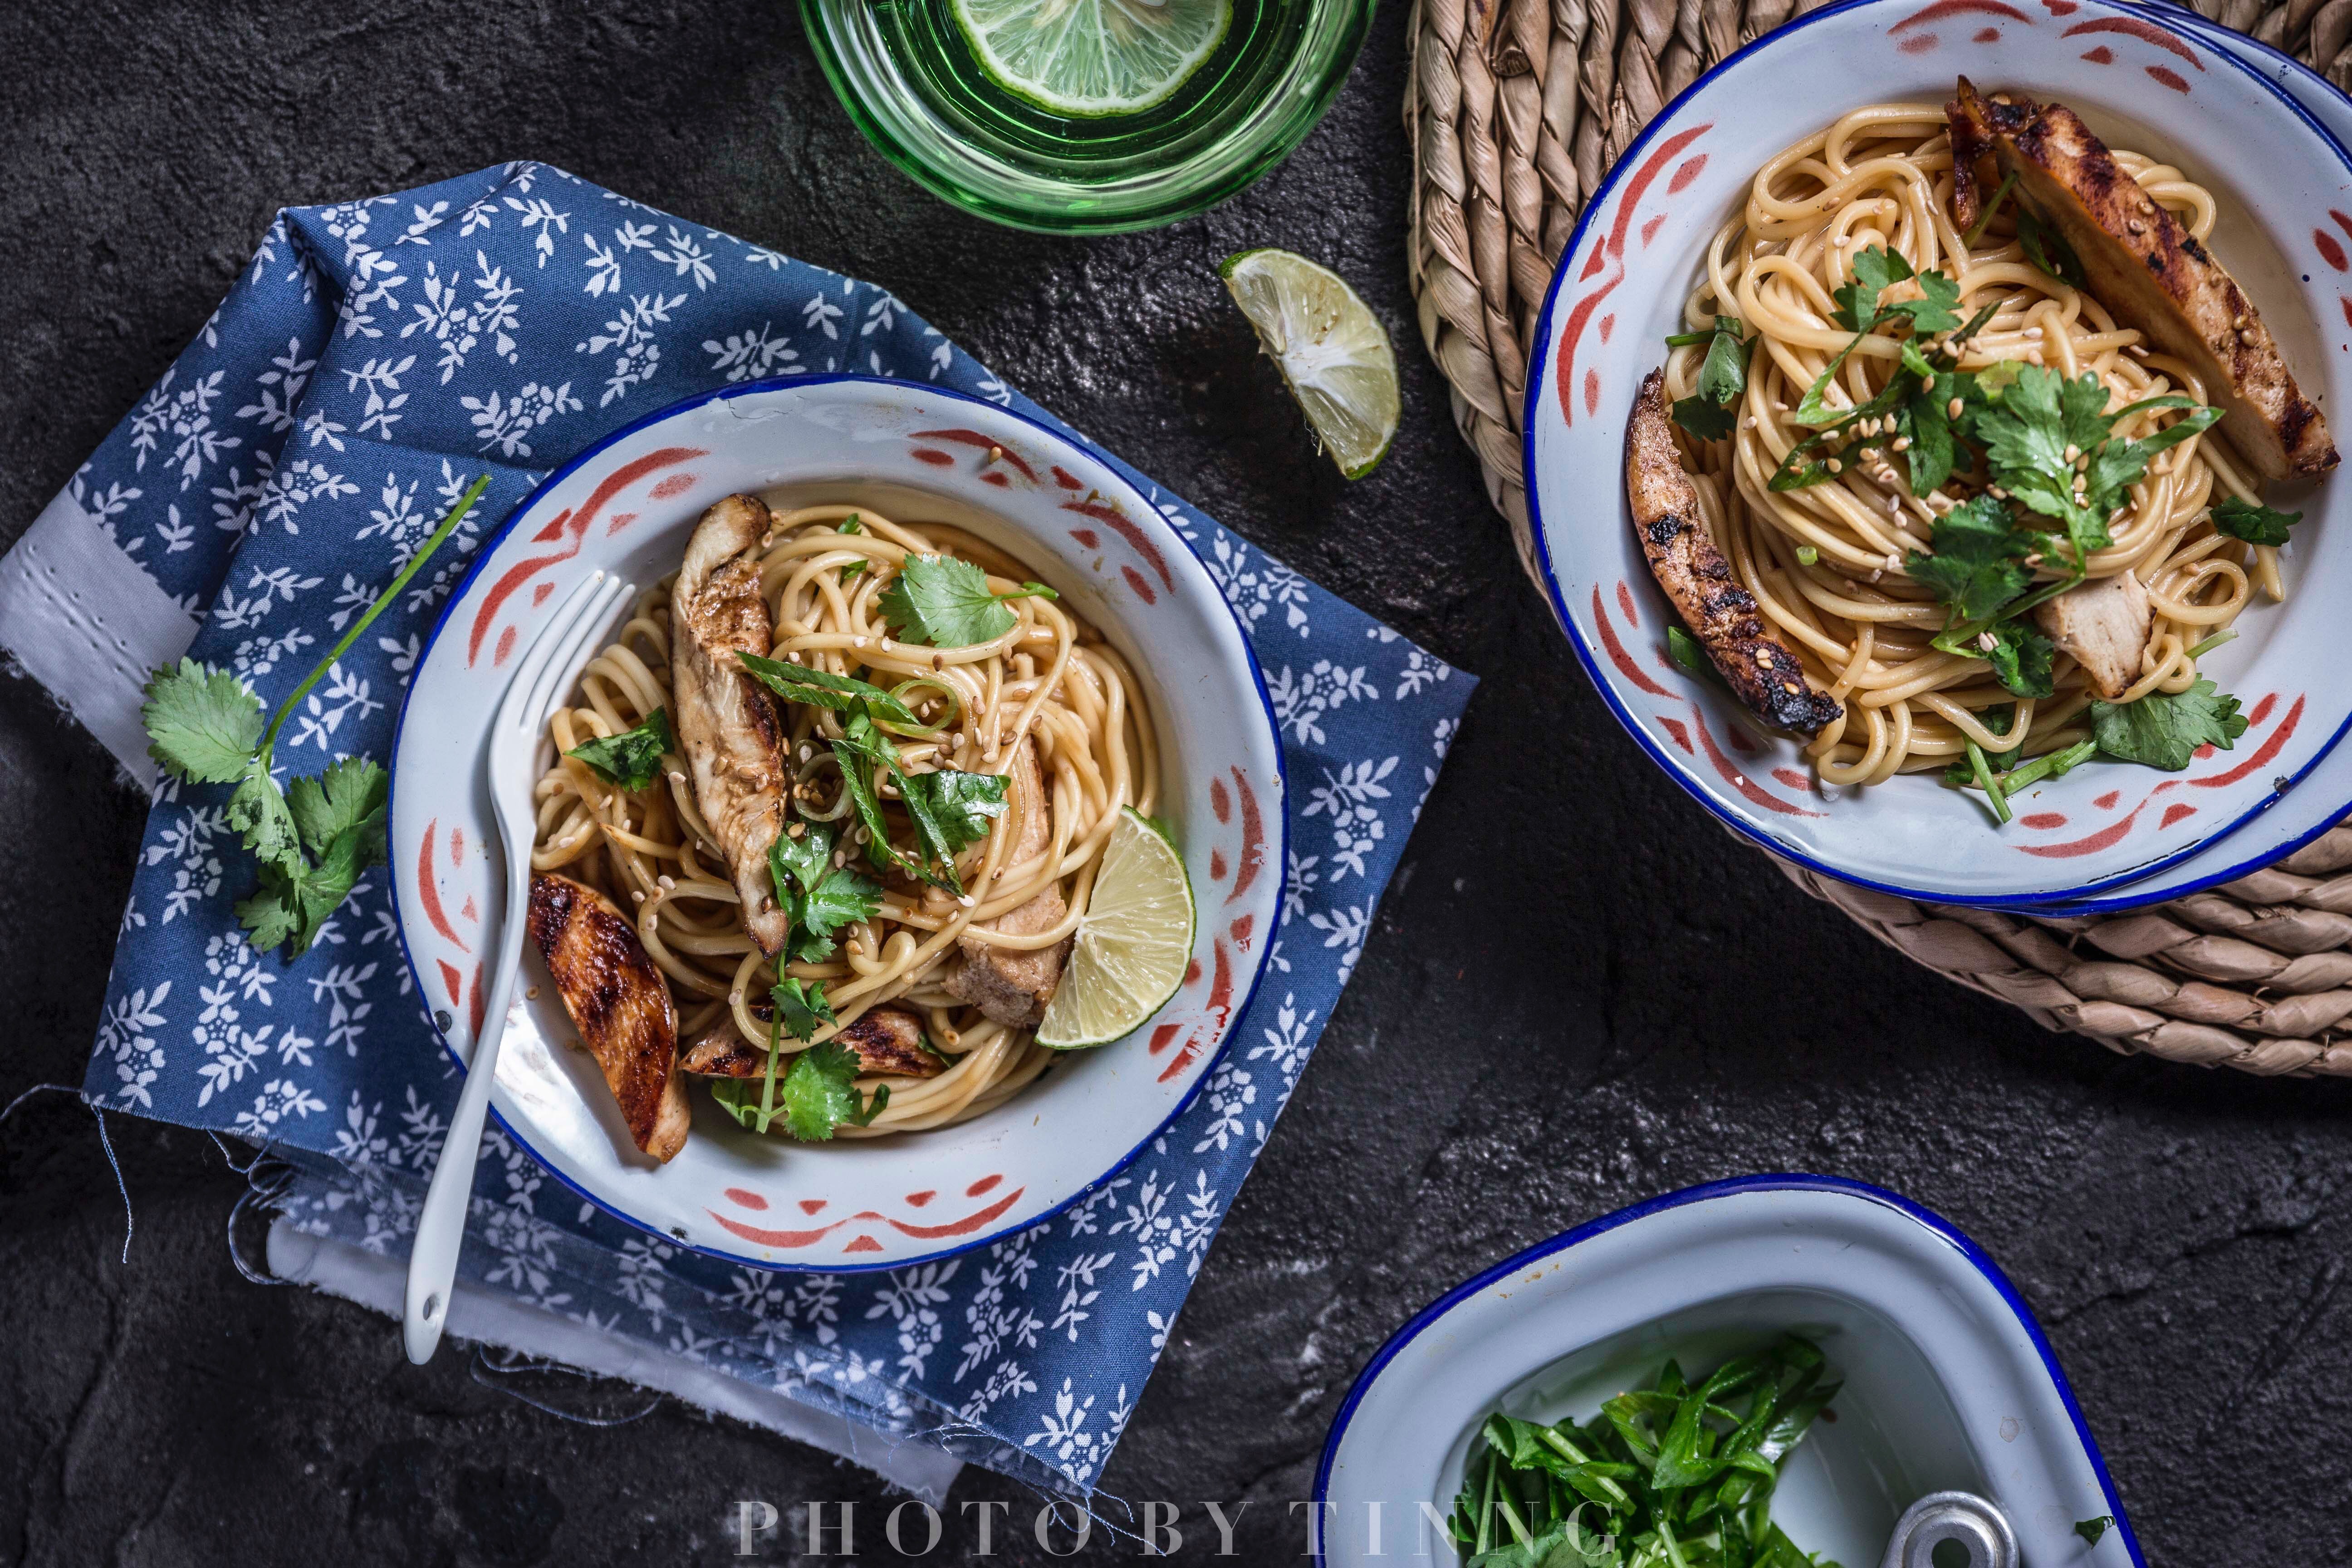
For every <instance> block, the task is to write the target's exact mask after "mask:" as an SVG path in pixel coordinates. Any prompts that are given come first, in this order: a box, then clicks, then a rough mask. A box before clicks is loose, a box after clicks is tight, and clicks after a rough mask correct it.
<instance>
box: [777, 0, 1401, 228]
mask: <svg viewBox="0 0 2352 1568" xmlns="http://www.w3.org/2000/svg"><path fill="white" fill-rule="evenodd" d="M951 5H952V0H801V14H802V16H803V18H804V19H805V21H806V23H807V26H808V32H809V37H810V39H811V41H812V42H814V45H815V47H816V53H817V58H818V60H819V61H820V62H821V63H822V64H823V65H824V73H825V77H826V79H828V80H830V81H831V82H832V83H833V88H834V91H835V92H836V93H837V94H839V95H840V98H841V101H842V104H843V105H844V107H845V108H846V109H847V110H849V115H850V118H851V119H852V120H854V121H856V123H857V127H858V129H859V130H861V131H863V132H865V133H866V138H867V140H869V141H871V142H873V143H874V145H875V146H876V147H877V148H879V149H880V150H881V152H882V153H883V155H884V156H885V157H887V158H888V159H889V160H890V161H891V162H892V163H896V164H898V166H899V167H900V168H901V169H904V170H905V171H906V172H907V173H908V174H911V175H913V176H914V178H915V180H916V182H917V183H918V184H921V185H922V186H923V187H924V188H925V189H926V190H929V191H930V192H931V193H932V194H933V195H939V196H941V197H944V198H945V199H946V200H948V201H950V202H953V203H954V204H955V205H958V206H960V207H961V208H963V209H964V210H965V211H967V212H971V213H977V214H979V215H980V216H982V217H986V218H993V219H994V220H995V221H997V222H998V223H1003V224H1010V225H1012V226H1014V227H1016V228H1026V229H1034V230H1038V231H1040V232H1044V233H1048V234H1118V233H1122V232H1125V231H1128V230H1131V229H1139V228H1152V227H1156V226H1160V225H1161V224H1167V223H1173V222H1174V221H1176V220H1177V219H1178V218H1181V217H1189V216H1192V214H1194V213H1197V212H1202V211H1204V210H1206V209H1207V208H1209V207H1212V206H1214V205H1216V204H1217V203H1219V202H1221V201H1223V200H1224V199H1225V198H1226V197H1228V196H1231V195H1235V194H1237V193H1238V192H1240V191H1241V190H1243V189H1244V187H1246V186H1247V185H1249V184H1251V183H1253V182H1254V181H1255V180H1256V179H1258V178H1259V177H1260V176H1261V175H1263V174H1265V173H1266V172H1267V171H1268V170H1270V169H1272V168H1273V167H1274V166H1275V165H1276V163H1281V162H1282V160H1283V159H1285V158H1286V157H1288V156H1289V155H1290V153H1291V152H1292V150H1293V149H1295V148H1296V147H1297V145H1298V143H1299V142H1300V141H1301V140H1303V139H1304V138H1305V137H1306V135H1307V132H1309V131H1310V130H1312V129H1314V126H1315V122H1316V121H1318V120H1319V119H1321V118H1322V115H1323V111H1324V110H1326V109H1328V108H1329V107H1330V104H1331V100H1332V99H1333V98H1334V97H1335V96H1337V95H1338V93H1339V87H1340V84H1341V83H1342V82H1344V81H1345V80H1346V79H1347V76H1348V70H1349V67H1350V66H1352V65H1353V64H1354V63H1355V59H1356V52H1357V50H1358V49H1360V47H1362V46H1363V42H1364V34H1365V31H1366V29H1367V28H1368V27H1369V26H1370V22H1371V17H1372V0H1234V16H1233V21H1232V24H1231V26H1229V27H1228V29H1227V30H1226V33H1225V36H1224V37H1223V40H1222V41H1221V42H1220V43H1219V45H1218V46H1217V48H1216V50H1215V52H1214V53H1213V54H1212V55H1211V56H1210V57H1209V58H1207V59H1206V60H1204V61H1203V62H1202V64H1201V65H1200V66H1199V67H1198V68H1196V69H1195V70H1193V72H1192V74H1191V75H1190V76H1188V77H1187V78H1186V79H1184V81H1183V83H1182V85H1181V86H1180V87H1179V88H1178V89H1176V90H1175V91H1174V92H1173V93H1172V94H1171V95H1170V96H1169V97H1168V98H1167V99H1165V100H1162V101H1161V102H1160V103H1157V104H1155V105H1153V106H1152V107H1150V108H1149V109H1147V110H1142V111H1140V112H1138V113H1133V114H1109V115H1101V116H1083V117H1081V116H1064V115H1057V114H1055V113H1054V112H1052V111H1051V110H1047V109H1045V108H1042V107H1040V106H1039V105H1037V104H1036V103H1034V102H1032V101H1030V100H1026V99H1024V98H1023V97H1021V96H1019V95H1016V94H1014V93H1013V92H1010V91H1007V90H1006V89H1004V88H1003V87H1002V86H1000V85H999V84H998V83H997V82H996V81H995V80H994V79H992V77H991V76H990V74H989V73H988V71H987V70H986V69H984V68H982V65H981V63H980V61H979V60H978V59H977V58H975V57H974V55H973V53H972V50H971V47H970V45H969V44H968V43H967V42H966V39H965V37H964V34H963V30H962V28H961V26H960V25H959V24H958V22H957V20H956V17H955V15H954V13H953V11H952V9H951Z"/></svg>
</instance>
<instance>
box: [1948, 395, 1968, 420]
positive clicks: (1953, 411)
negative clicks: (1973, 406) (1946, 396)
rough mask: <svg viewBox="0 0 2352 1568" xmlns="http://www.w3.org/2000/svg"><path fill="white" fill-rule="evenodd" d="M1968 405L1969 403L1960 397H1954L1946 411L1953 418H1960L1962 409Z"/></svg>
mask: <svg viewBox="0 0 2352 1568" xmlns="http://www.w3.org/2000/svg"><path fill="white" fill-rule="evenodd" d="M1967 406H1968V405H1967V404H1965V403H1962V402H1961V401H1960V400H1959V399H1958V398H1957V397H1955V398H1953V399H1952V401H1951V404H1950V405H1949V406H1948V407H1947V408H1946V409H1945V410H1944V412H1945V414H1946V415H1948V416H1950V417H1951V418H1954V419H1958V417H1959V416H1960V411H1961V410H1962V409H1964V408H1966V407H1967Z"/></svg>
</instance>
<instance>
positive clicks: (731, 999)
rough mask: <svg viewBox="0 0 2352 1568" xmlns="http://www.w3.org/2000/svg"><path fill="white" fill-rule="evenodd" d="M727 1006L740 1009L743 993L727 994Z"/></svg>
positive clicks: (731, 992) (733, 992)
mask: <svg viewBox="0 0 2352 1568" xmlns="http://www.w3.org/2000/svg"><path fill="white" fill-rule="evenodd" d="M727 1005H729V1006H730V1007H740V1006H741V1005H743V993H741V992H740V991H730V992H729V993H727Z"/></svg>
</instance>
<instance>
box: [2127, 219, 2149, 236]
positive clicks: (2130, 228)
mask: <svg viewBox="0 0 2352 1568" xmlns="http://www.w3.org/2000/svg"><path fill="white" fill-rule="evenodd" d="M2124 232H2125V233H2126V234H2146V233H2147V225H2146V224H2144V223H2142V222H2140V221H2139V219H2137V218H2134V219H2132V220H2131V222H2129V223H2127V224H2126V225H2124Z"/></svg>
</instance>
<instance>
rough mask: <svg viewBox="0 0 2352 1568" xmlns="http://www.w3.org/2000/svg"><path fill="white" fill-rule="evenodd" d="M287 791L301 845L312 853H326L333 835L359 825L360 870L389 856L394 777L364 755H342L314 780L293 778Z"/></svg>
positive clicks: (333, 839) (331, 844) (374, 864)
mask: <svg viewBox="0 0 2352 1568" xmlns="http://www.w3.org/2000/svg"><path fill="white" fill-rule="evenodd" d="M286 794H287V804H288V805H289V807H290V808H291V810H292V812H293V816H294V826H295V827H296V828H297V829H298V830H299V832H300V833H301V835H302V847H303V848H304V849H306V850H308V851H309V852H310V854H311V855H312V856H314V857H323V856H325V854H326V853H327V851H328V850H329V848H331V847H332V846H333V844H334V842H335V840H336V839H338V838H340V837H342V836H343V835H344V834H345V833H347V832H349V831H351V830H352V829H354V828H357V829H359V830H360V835H359V851H360V866H361V868H362V870H364V869H365V868H368V867H370V866H381V865H383V864H384V863H385V861H386V860H387V859H388V858H389V856H388V855H387V854H386V852H385V846H384V814H385V812H386V810H387V809H388V808H389V807H390V805H391V802H392V775H391V774H389V773H385V772H384V771H383V769H382V768H380V767H378V766H376V764H375V763H373V762H370V761H369V760H368V759H367V758H365V757H345V758H344V759H343V760H342V761H341V762H339V763H336V764H335V765H334V766H332V767H331V768H329V769H328V770H327V771H326V772H325V773H323V774H321V775H320V777H318V778H315V779H310V778H302V779H296V780H295V781H294V783H293V784H291V785H290V786H289V788H288V789H287V792H286Z"/></svg>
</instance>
